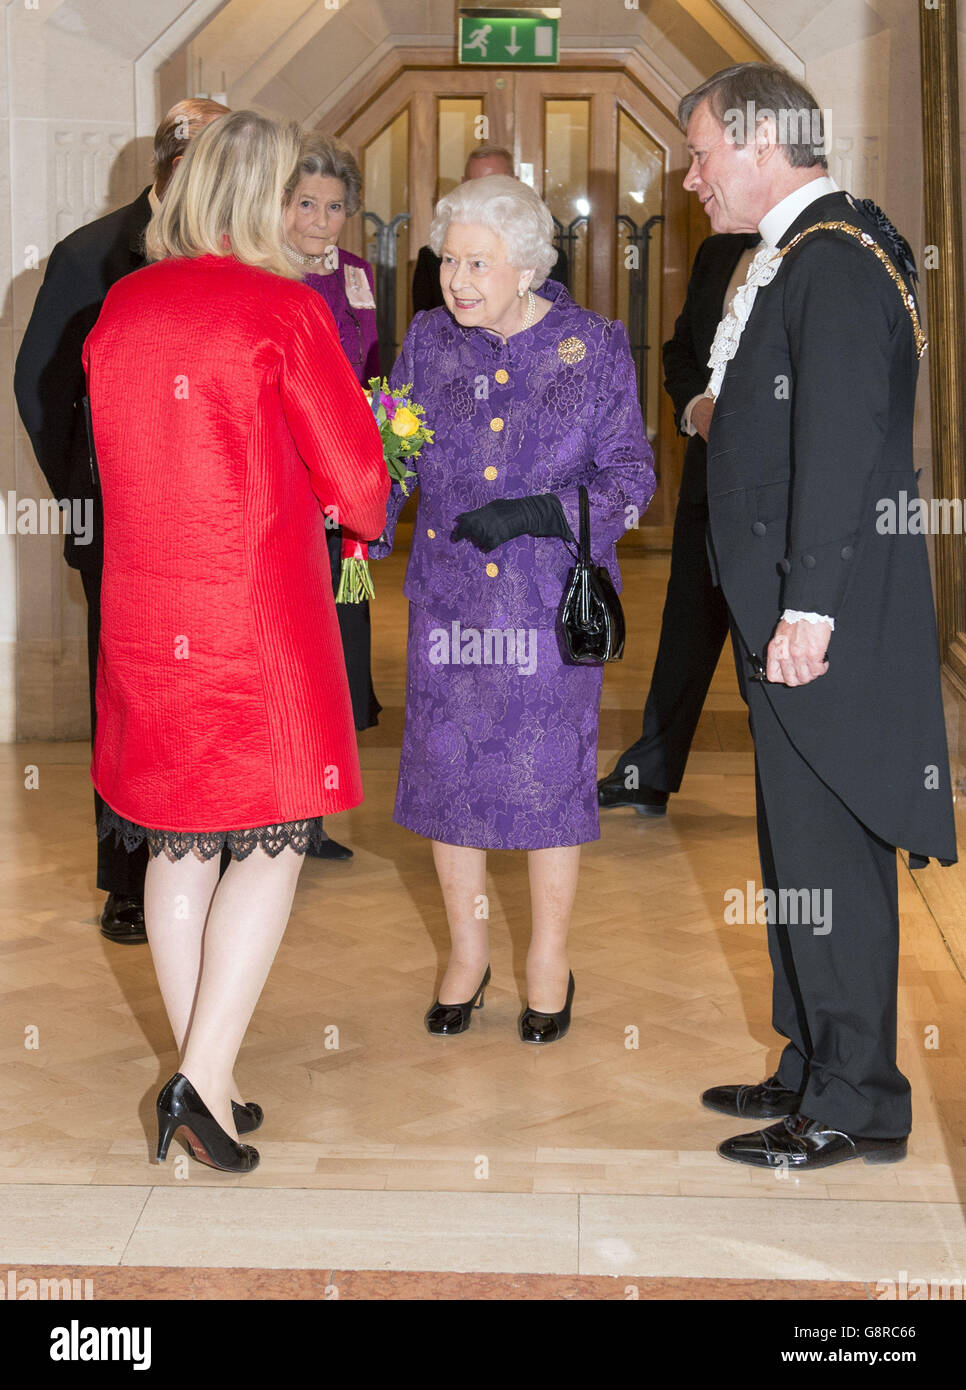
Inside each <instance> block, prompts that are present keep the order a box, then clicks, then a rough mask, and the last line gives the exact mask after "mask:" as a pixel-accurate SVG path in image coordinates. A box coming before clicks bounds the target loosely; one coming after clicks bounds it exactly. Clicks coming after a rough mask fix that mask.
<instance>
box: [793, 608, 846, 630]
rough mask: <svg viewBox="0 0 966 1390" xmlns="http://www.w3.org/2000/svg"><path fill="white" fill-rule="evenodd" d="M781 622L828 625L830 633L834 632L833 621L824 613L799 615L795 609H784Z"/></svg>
mask: <svg viewBox="0 0 966 1390" xmlns="http://www.w3.org/2000/svg"><path fill="white" fill-rule="evenodd" d="M782 622H785V623H802V622H804V623H828V625H829V627H830V628H831V629H832V631H833V632H834V631H835V619H834V618H829V617H827V616H826V614H824V613H799V612H798V610H797V609H796V608H786V609H785V611H784V613H783V614H782Z"/></svg>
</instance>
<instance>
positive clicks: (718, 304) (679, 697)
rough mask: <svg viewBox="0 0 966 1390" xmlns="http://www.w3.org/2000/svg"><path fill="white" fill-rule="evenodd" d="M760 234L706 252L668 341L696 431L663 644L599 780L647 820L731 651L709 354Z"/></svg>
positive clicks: (687, 426) (670, 374)
mask: <svg viewBox="0 0 966 1390" xmlns="http://www.w3.org/2000/svg"><path fill="white" fill-rule="evenodd" d="M758 242H759V236H758V233H757V232H752V233H751V234H750V235H747V236H746V235H744V234H743V233H739V234H738V235H736V236H731V235H729V234H727V233H723V234H721V235H718V236H709V237H707V238H705V240H704V241H702V243H701V245H700V246H699V247H698V253H697V255H696V256H695V258H694V266H693V268H692V270H691V278H690V280H689V281H688V292H687V297H686V298H685V301H684V308H683V309H682V310H681V313H680V315H679V317H678V320H677V323H676V324H675V325H674V334H673V336H672V337H671V338H669V339H668V341H667V342H666V343H665V344H664V388H665V390H666V391H667V393H668V395H669V396H670V397H671V399H672V401H673V402H674V418H675V419H676V420H677V422H678V428H679V430H680V432H681V433H682V434H688V435H690V436H691V438H690V439H689V440H688V446H687V449H686V451H685V455H684V470H683V472H682V474H681V490H680V493H679V494H678V505H677V511H676V512H675V514H674V536H673V538H672V541H671V573H670V576H669V578H668V586H667V597H666V598H665V600H664V615H663V618H662V620H661V638H660V641H659V643H658V648H657V657H656V659H655V662H654V671H653V673H652V675H651V684H650V689H649V691H648V696H647V703H646V704H645V706H644V722H643V727H642V729H641V736H640V738H639V739H638V740H637V742H636V743H632V744H631V746H630V748H628V749H626V750H625V751H624V752H623V753H622V754H621V755H620V757H619V758H618V759H617V767H616V768H615V770H614V771H613V772H612V773H610V775H609V776H607V777H602V778H601V780H600V782H599V783H598V784H597V800H598V802H599V803H600V805H601V806H604V807H613V806H633V807H634V809H635V811H637V813H638V814H639V815H642V816H663V815H665V814H666V810H667V801H668V795H669V793H671V792H676V791H677V790H678V789H679V787H680V786H681V779H682V778H683V776H684V768H685V764H686V763H687V760H688V754H689V752H690V751H691V742H692V740H693V738H694V731H695V729H696V728H697V725H698V720H699V718H700V717H701V709H702V706H703V705H704V701H705V697H706V696H707V694H708V687H709V686H710V684H711V680H712V678H713V676H714V672H715V667H716V666H717V664H718V658H719V657H720V656H721V648H722V647H723V646H724V642H725V638H726V637H727V635H728V609H727V607H726V605H725V601H724V598H723V597H722V594H721V590H720V588H718V587H717V586H716V585H715V584H714V582H713V580H712V578H711V566H710V564H709V563H708V547H707V531H708V487H707V442H706V441H707V438H708V430H709V428H710V425H711V412H712V408H713V404H712V402H711V401H710V400H709V398H708V397H707V396H706V395H705V389H706V387H707V385H708V376H709V372H708V354H709V352H710V351H711V342H712V339H713V338H714V335H715V330H716V329H717V327H718V323H719V322H720V320H721V318H722V317H723V316H724V314H725V313H727V311H728V307H729V305H730V303H731V299H732V297H733V295H734V292H735V290H736V289H737V288H738V286H739V285H740V284H741V283H742V282H743V281H744V278H745V273H746V271H747V269H748V266H749V264H750V263H751V257H752V254H753V248H754V247H756V246H757V245H758Z"/></svg>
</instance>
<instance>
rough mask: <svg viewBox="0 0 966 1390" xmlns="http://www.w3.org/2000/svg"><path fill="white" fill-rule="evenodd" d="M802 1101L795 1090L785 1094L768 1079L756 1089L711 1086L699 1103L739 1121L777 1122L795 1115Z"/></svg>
mask: <svg viewBox="0 0 966 1390" xmlns="http://www.w3.org/2000/svg"><path fill="white" fill-rule="evenodd" d="M801 1099H802V1097H801V1094H800V1093H799V1092H798V1091H787V1090H786V1089H785V1087H784V1086H782V1085H781V1083H780V1082H779V1080H778V1077H777V1076H769V1077H768V1078H767V1079H766V1080H765V1081H763V1082H762V1083H761V1085H759V1086H712V1087H711V1089H710V1090H709V1091H705V1092H704V1094H703V1095H702V1097H701V1104H702V1105H706V1106H707V1107H708V1109H709V1110H718V1111H720V1112H721V1114H722V1115H737V1116H738V1118H739V1119H741V1120H780V1119H781V1118H782V1116H783V1115H794V1114H795V1112H796V1111H797V1109H798V1107H799V1105H800V1104H801Z"/></svg>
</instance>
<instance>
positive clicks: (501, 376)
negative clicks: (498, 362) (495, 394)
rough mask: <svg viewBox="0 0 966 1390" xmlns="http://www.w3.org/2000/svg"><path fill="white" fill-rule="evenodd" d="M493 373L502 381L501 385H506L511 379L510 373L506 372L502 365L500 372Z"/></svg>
mask: <svg viewBox="0 0 966 1390" xmlns="http://www.w3.org/2000/svg"><path fill="white" fill-rule="evenodd" d="M493 375H494V376H495V377H496V379H497V381H498V382H499V383H500V385H501V386H505V385H506V383H507V382H508V381H509V380H510V373H509V372H505V371H504V370H503V368H502V367H501V368H500V370H499V371H498V372H494V373H493Z"/></svg>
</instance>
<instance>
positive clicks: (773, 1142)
mask: <svg viewBox="0 0 966 1390" xmlns="http://www.w3.org/2000/svg"><path fill="white" fill-rule="evenodd" d="M908 1137H909V1136H908V1135H904V1136H903V1137H902V1138H901V1139H865V1138H861V1137H858V1136H853V1135H851V1134H846V1133H845V1132H844V1130H841V1129H829V1128H828V1127H827V1126H826V1125H823V1124H821V1123H820V1122H819V1121H818V1120H810V1119H809V1118H808V1116H807V1115H787V1116H786V1117H785V1119H784V1120H780V1121H779V1123H778V1124H777V1125H769V1127H768V1128H767V1129H759V1130H756V1131H755V1132H754V1133H753V1134H736V1135H735V1137H734V1138H733V1139H726V1140H725V1141H724V1143H723V1144H719V1145H718V1153H719V1154H720V1155H721V1157H722V1158H730V1159H732V1160H733V1161H734V1162H735V1163H750V1164H752V1165H753V1166H754V1167H756V1168H784V1169H786V1170H788V1169H790V1170H791V1171H792V1172H794V1173H798V1172H801V1171H802V1170H803V1169H805V1168H830V1167H831V1166H832V1164H833V1163H847V1162H848V1160H849V1159H850V1158H864V1159H865V1161H866V1163H899V1162H900V1161H901V1160H902V1159H904V1158H905V1156H906V1144H907V1142H908Z"/></svg>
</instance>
